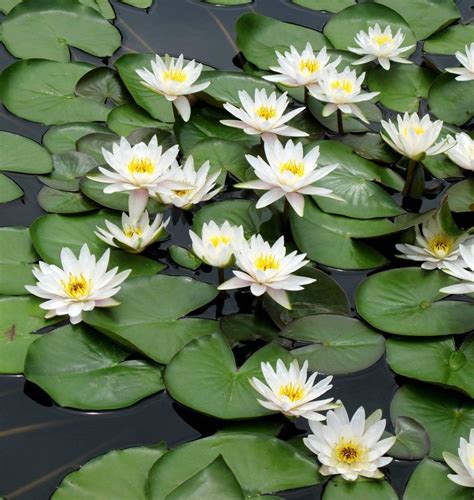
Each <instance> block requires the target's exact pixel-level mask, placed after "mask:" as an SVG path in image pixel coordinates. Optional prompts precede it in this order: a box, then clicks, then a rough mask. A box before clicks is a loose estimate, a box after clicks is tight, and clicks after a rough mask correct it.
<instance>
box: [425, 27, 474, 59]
mask: <svg viewBox="0 0 474 500" xmlns="http://www.w3.org/2000/svg"><path fill="white" fill-rule="evenodd" d="M473 40H474V24H456V25H454V26H450V27H449V28H446V29H445V30H443V31H440V32H439V33H436V34H434V35H433V36H431V37H430V38H428V40H425V43H424V44H423V50H424V51H425V52H428V53H429V54H445V55H454V54H455V53H456V52H457V51H460V52H463V53H464V52H465V47H466V45H470V44H471V43H472V41H473Z"/></svg>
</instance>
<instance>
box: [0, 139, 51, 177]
mask: <svg viewBox="0 0 474 500" xmlns="http://www.w3.org/2000/svg"><path fill="white" fill-rule="evenodd" d="M52 168H53V163H52V161H51V155H50V154H49V153H48V151H47V150H46V149H45V148H43V147H42V146H40V145H39V144H38V143H36V142H35V141H33V140H31V139H28V138H27V137H23V136H21V135H16V134H10V133H9V132H0V170H7V171H8V172H21V173H24V174H47V173H48V172H51V169H52Z"/></svg>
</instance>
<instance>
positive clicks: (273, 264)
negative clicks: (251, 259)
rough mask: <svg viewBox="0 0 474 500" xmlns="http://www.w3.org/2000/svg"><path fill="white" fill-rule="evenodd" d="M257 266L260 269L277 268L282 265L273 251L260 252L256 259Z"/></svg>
mask: <svg viewBox="0 0 474 500" xmlns="http://www.w3.org/2000/svg"><path fill="white" fill-rule="evenodd" d="M255 267H256V268H257V269H259V270H260V271H268V270H269V269H272V270H277V269H278V268H279V267H280V262H279V261H278V259H276V258H275V256H274V255H272V254H271V253H268V254H260V255H259V256H258V257H257V258H256V259H255Z"/></svg>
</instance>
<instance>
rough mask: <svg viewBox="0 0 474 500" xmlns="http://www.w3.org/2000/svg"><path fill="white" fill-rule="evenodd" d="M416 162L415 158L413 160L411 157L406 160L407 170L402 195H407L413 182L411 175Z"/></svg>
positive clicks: (413, 173) (413, 172)
mask: <svg viewBox="0 0 474 500" xmlns="http://www.w3.org/2000/svg"><path fill="white" fill-rule="evenodd" d="M417 164H418V161H417V160H413V159H412V158H410V159H409V161H408V171H407V178H406V180H405V185H404V186H403V191H402V195H403V196H408V195H409V194H410V191H411V185H412V184H413V176H414V175H415V169H416V166H417Z"/></svg>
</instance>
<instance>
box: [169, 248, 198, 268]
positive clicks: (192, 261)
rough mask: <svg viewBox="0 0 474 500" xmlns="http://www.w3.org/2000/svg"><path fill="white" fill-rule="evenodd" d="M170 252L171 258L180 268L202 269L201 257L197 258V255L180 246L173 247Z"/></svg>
mask: <svg viewBox="0 0 474 500" xmlns="http://www.w3.org/2000/svg"><path fill="white" fill-rule="evenodd" d="M168 251H169V253H170V257H171V258H172V259H173V262H175V263H176V264H178V266H181V267H185V268H187V269H193V270H195V269H198V268H199V267H201V264H202V260H201V259H200V258H199V257H196V255H194V253H193V252H192V251H191V250H188V249H187V248H184V247H180V246H178V245H171V246H170V247H169V248H168Z"/></svg>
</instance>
